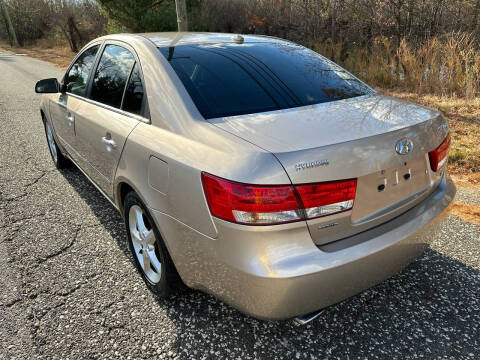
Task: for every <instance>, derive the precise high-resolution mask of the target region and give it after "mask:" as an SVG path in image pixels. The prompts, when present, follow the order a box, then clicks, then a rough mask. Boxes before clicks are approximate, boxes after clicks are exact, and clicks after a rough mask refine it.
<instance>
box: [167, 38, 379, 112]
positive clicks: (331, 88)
mask: <svg viewBox="0 0 480 360" xmlns="http://www.w3.org/2000/svg"><path fill="white" fill-rule="evenodd" d="M159 50H160V52H161V53H162V54H163V55H164V56H165V58H166V59H167V60H168V61H169V62H170V65H171V66H172V67H173V69H174V70H175V72H176V73H177V75H178V77H179V78H180V80H181V81H182V83H183V85H184V86H185V88H186V89H187V91H188V93H189V94H190V96H191V98H192V100H193V102H194V103H195V105H196V106H197V108H198V110H199V111H200V113H201V114H202V115H203V116H204V117H205V118H206V119H209V118H215V117H226V116H233V115H242V114H252V113H259V112H265V111H272V110H280V109H287V108H293V107H298V106H305V105H312V104H319V103H324V102H331V101H336V100H341V99H348V98H352V97H356V96H361V95H367V94H371V93H373V90H371V89H370V88H369V87H368V86H367V85H365V84H364V83H362V82H361V81H360V80H358V79H357V78H355V77H354V76H353V75H351V74H349V73H348V72H347V71H346V70H344V69H342V68H341V67H340V66H338V65H336V64H334V63H333V62H331V61H329V60H327V59H326V58H324V57H323V56H321V55H319V54H317V53H316V52H314V51H311V50H309V49H307V48H304V47H303V46H300V45H296V44H293V43H287V42H283V43H267V42H245V43H243V44H235V43H222V44H190V45H178V46H175V47H161V48H159Z"/></svg>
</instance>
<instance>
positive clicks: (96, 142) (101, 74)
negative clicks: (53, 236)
mask: <svg viewBox="0 0 480 360" xmlns="http://www.w3.org/2000/svg"><path fill="white" fill-rule="evenodd" d="M143 84H144V83H143V80H142V76H141V70H140V64H139V62H138V60H137V58H136V57H135V55H134V51H133V49H131V48H130V47H129V46H128V45H126V44H124V43H121V42H107V43H106V44H105V45H104V48H103V51H102V55H101V57H100V58H99V60H97V65H96V69H95V72H94V75H93V78H92V81H91V85H90V89H89V101H84V102H83V103H82V104H80V105H79V106H78V107H77V108H76V109H75V114H74V115H75V131H76V140H75V151H76V152H78V153H79V154H80V156H81V157H82V158H83V159H84V161H85V162H86V164H85V166H84V167H83V168H84V170H85V171H86V172H87V174H88V175H89V176H90V177H91V178H92V180H93V181H94V182H95V183H96V184H97V185H98V186H99V187H100V188H101V189H102V190H103V191H104V192H105V193H106V194H107V195H108V196H110V197H113V180H114V177H115V171H116V169H117V165H118V162H119V160H120V156H121V153H122V150H123V146H124V144H125V141H126V139H127V137H128V135H129V134H130V133H131V131H132V130H133V129H134V128H135V126H136V125H137V124H138V123H139V121H148V120H146V119H145V118H144V117H143V114H144V109H145V106H146V105H145V101H146V100H145V96H144V91H143V89H144V86H143Z"/></svg>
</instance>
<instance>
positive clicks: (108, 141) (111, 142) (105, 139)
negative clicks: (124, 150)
mask: <svg viewBox="0 0 480 360" xmlns="http://www.w3.org/2000/svg"><path fill="white" fill-rule="evenodd" d="M102 141H103V143H104V144H105V145H106V147H107V151H112V149H113V148H116V147H117V143H116V142H115V140H113V139H112V136H111V135H110V134H107V136H104V137H102Z"/></svg>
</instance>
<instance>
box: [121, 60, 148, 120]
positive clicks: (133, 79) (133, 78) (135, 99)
mask: <svg viewBox="0 0 480 360" xmlns="http://www.w3.org/2000/svg"><path fill="white" fill-rule="evenodd" d="M144 96H145V95H144V90H143V84H142V78H141V75H140V69H139V66H138V63H136V64H135V66H134V67H133V70H132V74H131V75H130V80H129V81H128V85H127V88H126V89H125V98H124V99H123V107H122V108H123V110H125V111H128V112H129V113H132V114H137V115H141V114H142V104H143V97H144Z"/></svg>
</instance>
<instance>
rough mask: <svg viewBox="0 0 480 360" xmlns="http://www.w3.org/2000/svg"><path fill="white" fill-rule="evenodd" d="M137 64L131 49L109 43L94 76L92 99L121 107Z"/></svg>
mask: <svg viewBox="0 0 480 360" xmlns="http://www.w3.org/2000/svg"><path fill="white" fill-rule="evenodd" d="M134 64H135V58H134V56H133V55H132V53H131V52H130V51H128V50H127V49H125V48H123V47H121V46H117V45H107V46H105V50H104V51H103V54H102V57H101V59H100V62H99V64H98V68H97V71H96V72H95V77H94V78H93V84H92V92H91V96H90V97H91V99H92V100H95V101H98V102H101V103H103V104H106V105H110V106H113V107H116V108H120V105H121V103H122V97H123V92H124V90H125V85H126V84H127V81H128V76H129V75H130V72H131V70H132V67H133V65H134Z"/></svg>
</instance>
